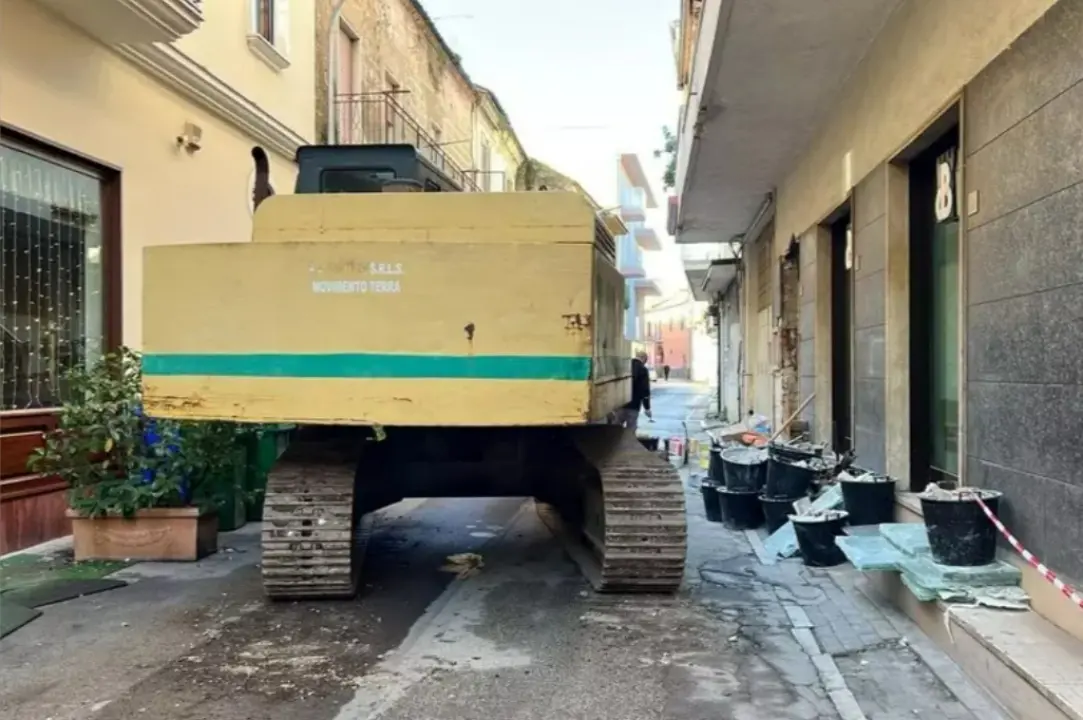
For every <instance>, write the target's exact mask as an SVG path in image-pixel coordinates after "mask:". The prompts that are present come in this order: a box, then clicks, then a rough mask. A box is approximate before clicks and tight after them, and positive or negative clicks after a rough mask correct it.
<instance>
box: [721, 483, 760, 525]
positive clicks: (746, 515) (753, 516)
mask: <svg viewBox="0 0 1083 720" xmlns="http://www.w3.org/2000/svg"><path fill="white" fill-rule="evenodd" d="M718 498H719V500H720V501H721V502H720V504H721V506H722V522H724V523H725V524H726V526H727V527H729V528H732V529H734V530H755V529H756V528H758V527H761V526H762V525H763V507H762V506H761V505H760V496H759V493H757V492H756V491H755V490H752V491H740V490H730V489H729V488H718Z"/></svg>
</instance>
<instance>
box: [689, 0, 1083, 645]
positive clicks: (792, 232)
mask: <svg viewBox="0 0 1083 720" xmlns="http://www.w3.org/2000/svg"><path fill="white" fill-rule="evenodd" d="M752 4H753V2H752V0H737V1H736V2H735V3H720V2H718V1H717V0H689V1H688V2H686V4H685V7H684V19H683V21H682V25H681V26H682V29H683V33H684V35H683V37H682V42H681V49H680V50H679V52H678V56H679V57H681V58H683V59H684V66H683V67H682V69H681V73H680V75H681V77H682V79H683V81H684V83H685V89H686V93H687V94H686V98H687V102H686V105H685V106H684V107H683V108H682V124H681V134H680V146H679V152H678V173H677V174H678V182H677V187H678V191H679V193H680V201H679V209H678V211H677V217H676V218H675V225H676V230H677V240H678V242H679V243H683V244H688V246H689V247H690V248H691V247H697V246H702V247H706V248H714V251H715V252H718V251H719V248H721V247H723V246H729V247H733V248H734V249H735V255H736V256H738V257H740V263H739V267H738V268H736V269H734V270H733V272H732V273H729V271H727V277H728V278H729V280H730V281H732V279H733V278H734V277H736V278H737V280H738V282H737V283H736V285H737V286H738V287H739V290H737V291H733V290H731V288H730V286H729V285H724V284H723V283H722V282H721V280H720V281H719V282H717V283H715V284H714V285H710V286H709V288H708V289H709V291H710V292H712V293H714V294H715V295H716V301H717V299H718V298H724V297H730V298H732V299H733V300H734V302H735V303H736V304H738V305H739V306H740V310H739V314H740V318H741V322H740V328H741V342H742V345H743V348H744V349H743V352H742V354H741V355H742V357H741V360H742V362H743V363H744V364H745V370H744V371H743V373H742V379H743V382H744V387H743V395H744V401H743V407H749V406H750V405H751V404H752V403H754V404H755V409H756V411H757V412H764V414H767V415H769V416H771V417H773V419H774V421H775V423H776V424H777V423H778V422H779V421H780V419H781V418H784V417H786V416H787V415H788V414H789V412H791V411H792V410H795V409H796V408H797V407H798V405H799V404H800V402H801V401H802V400H803V399H805V398H808V397H810V396H813V397H814V399H813V401H812V402H811V403H810V405H809V406H808V408H807V409H806V410H805V411H804V413H803V416H804V419H805V420H806V421H807V423H808V424H809V426H810V428H811V430H812V432H813V434H814V435H815V437H817V438H818V439H820V440H829V441H831V442H833V443H835V444H836V445H839V446H842V447H847V446H850V447H853V448H855V449H856V450H857V452H858V455H859V462H860V464H862V465H863V466H866V467H868V468H870V469H872V470H876V471H880V472H886V473H888V474H890V475H891V476H893V477H895V478H896V479H897V486H898V489H899V491H900V495H899V502H900V506H901V507H904V508H907V509H908V511H912V512H919V511H920V506H918V505H917V504H916V502H915V501H913V499H912V496H910V495H909V493H912V492H917V491H920V490H922V489H923V488H924V487H925V486H926V484H927V483H929V482H931V481H945V480H946V481H952V482H959V483H962V484H964V485H968V486H977V487H983V488H989V489H994V490H999V491H1002V492H1003V493H1004V499H1003V501H1002V505H1001V508H1002V515H1003V517H1004V519H1005V520H1006V521H1007V524H1008V525H1009V527H1010V529H1011V530H1012V531H1013V532H1014V533H1015V534H1016V535H1017V536H1018V537H1019V539H1020V540H1021V541H1022V542H1023V544H1024V545H1025V546H1026V547H1027V548H1029V549H1030V550H1031V551H1033V552H1034V553H1035V554H1036V555H1038V556H1039V557H1040V558H1041V559H1042V560H1043V561H1044V562H1045V563H1046V564H1047V565H1048V566H1049V567H1051V568H1053V569H1054V570H1056V571H1057V572H1058V573H1062V574H1064V575H1066V576H1067V577H1070V578H1074V579H1076V580H1083V524H1081V522H1080V519H1079V518H1080V517H1081V516H1083V475H1080V473H1079V471H1078V467H1079V465H1078V462H1077V460H1078V459H1079V450H1078V449H1077V445H1078V442H1077V441H1076V436H1077V435H1079V433H1077V432H1076V427H1077V425H1080V424H1081V423H1083V415H1081V414H1080V412H1079V410H1078V408H1079V406H1080V403H1079V396H1080V395H1081V393H1083V363H1081V361H1080V360H1079V356H1078V352H1077V346H1078V343H1076V340H1077V339H1079V337H1080V332H1081V330H1080V325H1079V323H1078V322H1077V321H1076V315H1077V313H1076V312H1075V311H1074V310H1073V308H1075V307H1076V306H1078V305H1079V303H1078V302H1077V296H1079V295H1080V293H1083V240H1081V238H1080V234H1079V230H1078V228H1079V212H1080V211H1079V208H1080V207H1081V206H1083V190H1081V188H1083V183H1081V181H1083V148H1081V147H1080V145H1079V143H1078V135H1079V125H1080V117H1081V113H1083V60H1081V59H1080V54H1079V43H1078V38H1079V37H1080V36H1081V35H1083V0H1060V1H1059V2H1056V1H1054V0H953V2H950V3H945V2H941V1H940V0H865V1H864V2H860V3H840V4H839V7H838V8H837V9H829V8H828V7H827V6H826V5H819V6H816V7H815V8H812V7H809V8H808V9H807V10H802V11H801V13H803V14H801V16H800V18H797V19H795V18H793V17H792V16H791V17H788V19H786V20H783V19H782V18H783V17H784V16H786V12H783V11H782V9H781V7H780V8H779V12H777V13H772V12H759V13H753V12H742V6H750V5H752ZM761 4H762V3H761ZM766 4H767V5H770V6H772V7H774V6H782V5H785V3H780V2H773V1H772V2H768V3H766ZM723 5H736V6H737V7H736V8H735V9H734V8H728V9H725V12H723V10H724V8H723ZM843 6H845V7H843ZM787 7H788V9H789V10H791V11H792V10H794V8H793V6H792V5H789V6H787ZM730 10H732V12H731V11H730ZM795 12H796V11H795ZM791 15H792V13H791ZM979 17H981V18H982V19H981V20H978V19H977V18H979ZM727 18H728V21H729V23H730V24H729V25H728V26H725V21H726V20H727ZM791 23H793V24H791ZM723 27H724V30H723V29H722V28H723ZM793 27H800V28H801V33H800V34H798V35H793V33H792V28H793ZM735 37H742V38H744V39H745V42H742V43H740V44H737V43H732V44H727V43H729V42H730V41H728V40H726V38H735ZM723 46H725V53H723V52H722V47H723ZM752 69H755V71H754V72H753V71H752ZM706 252H711V251H710V250H708V251H706ZM730 275H732V276H730ZM727 291H729V292H730V293H731V294H730V295H729V296H727V295H726V292H727ZM766 408H770V412H765V409H766ZM1036 582H1040V581H1036ZM1035 587H1037V586H1035ZM1041 587H1042V588H1044V587H1045V586H1044V585H1042V586H1041ZM1035 592H1037V590H1035ZM1042 592H1044V590H1042ZM1076 614H1077V615H1078V613H1076ZM1081 634H1083V633H1081Z"/></svg>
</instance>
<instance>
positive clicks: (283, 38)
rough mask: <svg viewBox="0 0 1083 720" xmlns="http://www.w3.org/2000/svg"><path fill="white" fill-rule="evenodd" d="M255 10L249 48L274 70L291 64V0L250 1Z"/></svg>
mask: <svg viewBox="0 0 1083 720" xmlns="http://www.w3.org/2000/svg"><path fill="white" fill-rule="evenodd" d="M248 2H249V4H250V10H251V13H252V19H251V26H250V28H249V31H248V48H249V49H250V50H251V51H252V52H253V53H254V54H255V55H256V57H258V58H259V59H260V60H262V61H263V62H265V63H267V65H268V66H270V67H271V69H272V70H275V71H280V70H285V69H286V68H287V67H289V65H290V60H289V55H290V44H289V43H290V3H289V0H248Z"/></svg>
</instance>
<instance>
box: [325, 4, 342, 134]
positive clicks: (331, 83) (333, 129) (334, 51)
mask: <svg viewBox="0 0 1083 720" xmlns="http://www.w3.org/2000/svg"><path fill="white" fill-rule="evenodd" d="M345 5H346V0H336V1H335V8H334V10H332V11H331V22H330V24H329V25H328V26H327V144H328V145H334V144H335V142H336V141H337V140H338V134H337V130H338V127H337V124H336V123H335V86H336V85H338V70H339V68H338V34H337V33H336V30H338V23H339V21H340V20H341V19H342V8H343V7H344V6H345Z"/></svg>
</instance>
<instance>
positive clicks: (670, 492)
mask: <svg viewBox="0 0 1083 720" xmlns="http://www.w3.org/2000/svg"><path fill="white" fill-rule="evenodd" d="M574 440H575V445H576V447H577V449H578V450H579V453H580V454H581V455H582V457H583V458H584V459H585V460H586V463H587V466H588V468H587V471H586V472H585V473H584V474H583V475H582V476H580V478H579V483H578V487H579V501H578V503H576V506H575V507H567V506H565V507H559V503H558V506H557V507H555V508H554V507H552V506H548V505H539V514H540V515H541V517H542V519H543V520H544V521H545V522H546V524H547V525H549V526H550V528H551V529H552V530H554V532H555V533H556V534H557V535H558V537H561V538H562V539H563V540H564V541H565V544H566V546H567V550H568V554H569V555H570V556H571V557H572V559H573V560H574V561H575V562H576V564H578V565H579V567H580V570H581V571H582V572H583V574H584V575H585V576H586V578H587V580H588V581H589V582H590V583H591V585H593V586H594V589H595V590H597V591H598V592H621V593H659V594H670V593H674V592H676V591H677V590H678V589H679V588H680V585H681V580H682V578H683V576H684V564H685V557H686V554H687V547H688V532H687V523H686V516H685V500H684V488H683V487H682V485H681V480H680V476H679V475H678V474H677V470H676V469H675V468H674V467H673V466H672V465H671V464H670V463H669V462H668V460H665V459H663V458H661V457H659V456H658V455H657V454H656V453H653V452H651V451H649V450H647V449H646V448H644V447H643V446H642V445H641V444H640V443H639V441H638V440H636V437H635V433H634V432H632V431H630V430H625V429H623V428H614V427H594V428H585V429H584V430H582V431H579V432H576V434H575V436H574Z"/></svg>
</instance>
